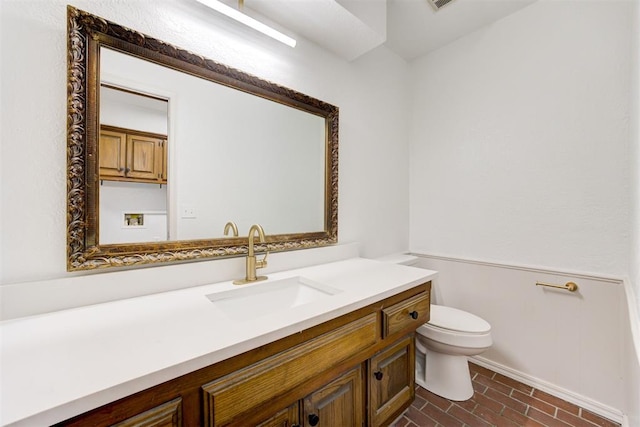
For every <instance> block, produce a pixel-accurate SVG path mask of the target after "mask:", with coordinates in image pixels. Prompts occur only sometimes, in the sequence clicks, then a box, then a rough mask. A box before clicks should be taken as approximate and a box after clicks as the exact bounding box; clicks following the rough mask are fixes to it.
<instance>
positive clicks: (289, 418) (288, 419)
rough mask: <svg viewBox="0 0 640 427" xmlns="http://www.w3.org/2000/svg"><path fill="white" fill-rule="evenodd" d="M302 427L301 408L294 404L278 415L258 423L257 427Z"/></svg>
mask: <svg viewBox="0 0 640 427" xmlns="http://www.w3.org/2000/svg"><path fill="white" fill-rule="evenodd" d="M296 426H298V427H299V426H300V406H299V405H298V403H297V402H296V403H294V404H293V405H291V406H289V407H288V408H285V409H283V410H282V411H280V412H278V413H276V414H275V415H274V416H272V417H270V418H269V419H267V420H264V421H262V422H261V423H258V424H257V425H256V427H296Z"/></svg>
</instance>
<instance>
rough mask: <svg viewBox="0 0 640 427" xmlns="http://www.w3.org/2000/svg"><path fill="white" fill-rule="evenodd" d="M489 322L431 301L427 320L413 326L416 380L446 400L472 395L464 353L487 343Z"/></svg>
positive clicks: (479, 350) (482, 348) (473, 352)
mask: <svg viewBox="0 0 640 427" xmlns="http://www.w3.org/2000/svg"><path fill="white" fill-rule="evenodd" d="M491 344H492V340H491V325H489V323H487V322H486V321H485V320H483V319H481V318H480V317H478V316H475V315H473V314H471V313H467V312H466V311H462V310H458V309H456V308H452V307H445V306H441V305H435V304H432V305H431V318H430V320H429V322H428V323H425V324H424V325H422V326H420V327H419V328H418V329H417V330H416V383H418V385H420V386H421V387H424V388H426V389H427V390H429V391H430V392H432V393H434V394H437V395H438V396H441V397H444V398H446V399H449V400H455V401H462V400H467V399H470V398H471V397H472V396H473V386H472V385H471V374H470V372H469V364H468V360H467V357H468V356H475V355H477V354H480V353H482V352H483V351H485V350H486V349H488V348H489V347H491Z"/></svg>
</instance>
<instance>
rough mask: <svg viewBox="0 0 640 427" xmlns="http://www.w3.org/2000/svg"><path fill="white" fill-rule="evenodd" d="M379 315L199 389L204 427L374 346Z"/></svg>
mask: <svg viewBox="0 0 640 427" xmlns="http://www.w3.org/2000/svg"><path fill="white" fill-rule="evenodd" d="M377 319H378V316H377V315H376V314H375V313H371V314H369V315H367V316H365V317H362V318H360V319H358V320H355V321H353V322H351V323H348V324H346V325H344V326H341V327H339V328H337V329H335V330H333V331H331V332H328V333H326V334H324V335H320V336H319V337H317V338H314V339H312V340H310V341H307V342H305V343H303V344H300V345H298V346H296V347H293V348H291V349H290V350H286V351H284V352H282V353H278V354H276V355H274V356H271V357H269V358H267V359H265V360H262V361H260V362H258V363H255V364H254V365H251V366H249V367H247V368H245V369H241V370H240V371H237V372H234V373H232V374H230V375H227V376H226V377H223V378H221V379H219V380H216V381H213V382H211V383H209V384H206V385H204V386H203V387H202V389H203V398H204V402H203V403H204V421H205V425H206V426H218V425H226V424H229V423H231V422H233V421H234V419H235V420H237V419H238V417H239V416H241V415H242V414H243V413H245V412H246V411H248V410H250V409H252V408H255V407H257V406H259V405H262V404H264V403H265V402H267V401H269V400H271V399H272V398H273V396H274V390H278V393H285V392H286V391H287V390H291V389H293V388H295V387H297V386H299V385H301V384H303V383H304V382H305V381H308V380H310V379H312V378H313V377H315V376H317V375H319V374H322V373H323V372H325V371H326V370H328V369H330V368H331V367H332V366H334V365H335V364H336V363H339V362H340V361H342V360H345V359H347V358H349V357H350V356H352V355H354V354H356V353H358V352H360V351H363V350H366V349H367V348H369V347H370V346H372V345H374V344H375V343H376V341H377V336H378V320H377Z"/></svg>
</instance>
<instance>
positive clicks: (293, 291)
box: [206, 276, 341, 320]
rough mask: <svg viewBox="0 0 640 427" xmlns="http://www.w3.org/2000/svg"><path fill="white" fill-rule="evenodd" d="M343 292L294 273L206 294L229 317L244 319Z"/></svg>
mask: <svg viewBox="0 0 640 427" xmlns="http://www.w3.org/2000/svg"><path fill="white" fill-rule="evenodd" d="M340 292H341V291H340V290H339V289H335V288H332V287H330V286H327V285H323V284H322V283H318V282H314V281H313V280H310V279H307V278H305V277H302V276H294V277H288V278H286V279H279V280H268V281H266V282H256V283H255V284H252V285H248V286H245V287H241V288H238V289H232V290H230V291H223V292H216V293H213V294H209V295H206V297H207V298H208V299H209V300H210V301H211V302H212V303H213V304H214V306H215V307H216V308H218V309H219V310H220V311H222V312H223V313H224V314H225V315H226V316H228V317H229V318H230V319H233V320H244V319H255V318H256V317H260V316H264V315H267V314H271V313H275V312H277V311H281V310H286V309H289V308H293V307H298V306H300V305H303V304H308V303H310V302H314V301H319V300H322V299H325V298H329V297H331V296H332V295H335V294H337V293H340Z"/></svg>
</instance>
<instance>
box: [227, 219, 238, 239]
mask: <svg viewBox="0 0 640 427" xmlns="http://www.w3.org/2000/svg"><path fill="white" fill-rule="evenodd" d="M229 230H233V237H238V226H237V225H236V223H235V222H233V221H229V222H228V223H226V224H225V225H224V235H225V236H227V235H228V234H229Z"/></svg>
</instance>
